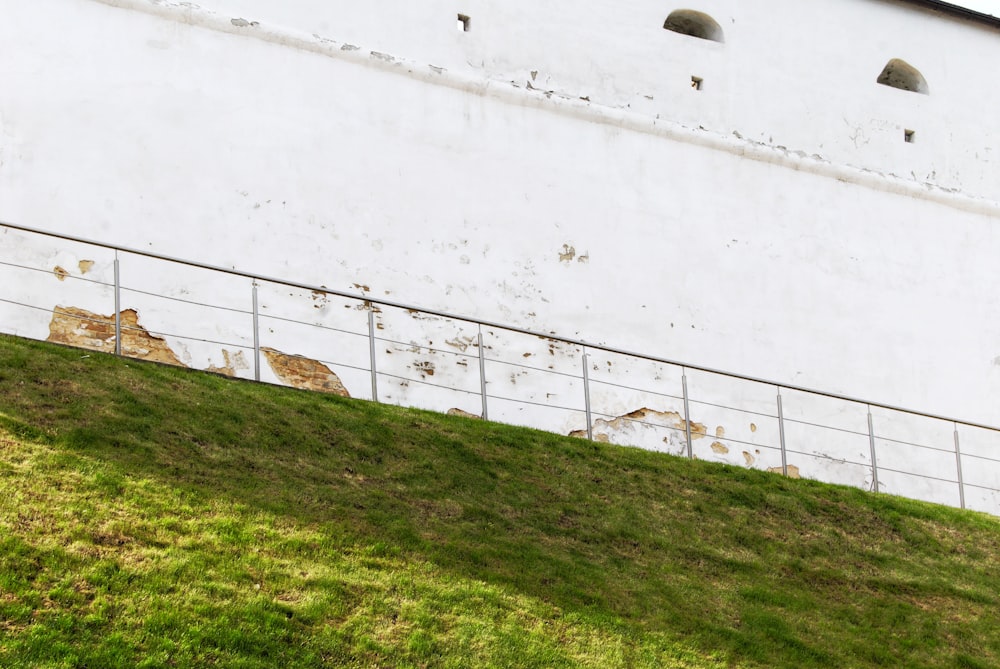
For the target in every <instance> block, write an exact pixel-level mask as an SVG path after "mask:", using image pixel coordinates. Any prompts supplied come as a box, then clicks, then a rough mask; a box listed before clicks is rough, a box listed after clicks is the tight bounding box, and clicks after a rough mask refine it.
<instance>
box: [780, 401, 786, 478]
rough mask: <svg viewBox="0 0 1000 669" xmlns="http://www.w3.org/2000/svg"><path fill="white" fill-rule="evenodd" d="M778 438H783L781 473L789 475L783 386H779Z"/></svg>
mask: <svg viewBox="0 0 1000 669" xmlns="http://www.w3.org/2000/svg"><path fill="white" fill-rule="evenodd" d="M778 438H779V439H780V440H781V473H782V474H784V475H785V476H788V451H787V449H786V448H785V412H784V410H783V409H782V407H781V388H778Z"/></svg>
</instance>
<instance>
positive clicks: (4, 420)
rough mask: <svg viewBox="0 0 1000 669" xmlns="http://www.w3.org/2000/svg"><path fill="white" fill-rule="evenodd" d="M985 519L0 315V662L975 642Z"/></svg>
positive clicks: (453, 662)
mask: <svg viewBox="0 0 1000 669" xmlns="http://www.w3.org/2000/svg"><path fill="white" fill-rule="evenodd" d="M998 558H1000V522H998V520H997V519H995V518H992V517H988V516H983V515H978V514H973V513H963V512H960V511H956V510H952V509H947V508H941V507H935V506H931V505H927V504H922V503H917V502H912V501H908V500H902V499H898V498H891V497H887V496H874V495H870V494H866V493H862V492H860V491H857V490H853V489H848V488H841V487H835V486H829V485H823V484H819V483H815V482H809V481H796V480H789V479H784V478H781V477H778V476H774V475H769V474H764V473H760V472H755V471H748V470H744V469H738V468H731V467H724V466H719V465H711V464H707V463H701V462H689V461H686V460H681V459H677V458H671V457H667V456H663V455H659V454H654V453H648V452H643V451H639V450H637V449H627V448H619V447H608V446H602V445H597V444H592V443H588V442H586V441H583V440H578V439H570V438H562V437H558V436H554V435H551V434H546V433H542V432H537V431H532V430H526V429H518V428H513V427H508V426H502V425H496V424H489V423H483V422H479V421H474V420H466V419H461V418H454V417H448V416H441V415H436V414H430V413H426V412H420V411H412V410H403V409H399V408H394V407H387V406H380V405H376V404H373V403H369V402H363V401H355V400H344V399H340V398H336V397H329V396H322V395H317V394H309V393H305V392H298V391H293V390H289V389H284V388H276V387H270V386H265V385H257V384H251V383H246V382H239V381H231V380H227V379H224V378H221V377H218V376H213V375H208V374H202V373H196V372H190V371H186V370H181V369H174V368H168V367H163V366H157V365H150V364H143V363H139V362H136V361H130V360H123V359H117V358H114V357H111V356H104V355H98V354H93V353H89V354H88V353H86V352H83V351H79V350H74V349H68V348H61V347H56V346H52V345H47V344H43V343H38V342H28V341H23V340H19V339H15V338H11V337H0V666H3V667H11V668H13V667H189V666H218V667H274V666H281V667H289V668H290V667H318V666H360V667H375V666H384V667H390V666H392V667H425V666H426V667H437V666H442V667H460V666H462V667H465V666H495V667H531V666H535V667H560V666H563V667H569V666H593V667H633V666H634V667H696V668H702V667H869V666H888V667H995V666H1000V632H998V629H997V625H996V619H995V612H996V611H997V608H998V599H1000V594H998V591H1000V577H998V575H997V574H996V571H995V565H996V564H997V562H998Z"/></svg>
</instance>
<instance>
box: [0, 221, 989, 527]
mask: <svg viewBox="0 0 1000 669" xmlns="http://www.w3.org/2000/svg"><path fill="white" fill-rule="evenodd" d="M0 231H2V233H3V237H2V239H3V244H2V246H0V318H2V320H0V329H2V330H3V331H5V332H9V333H12V334H21V335H26V336H35V337H36V338H44V337H48V338H49V339H52V340H53V341H59V339H58V338H56V337H55V335H54V334H52V333H53V332H54V331H55V329H56V328H57V325H58V324H59V323H60V321H66V322H69V323H72V324H75V325H76V326H77V327H76V329H75V330H74V332H75V333H76V334H77V335H79V336H84V337H91V339H86V340H85V341H86V342H87V343H85V344H84V345H85V346H86V347H88V348H99V349H101V350H108V352H112V353H116V354H118V355H125V356H131V357H145V358H149V359H154V360H157V361H160V362H168V363H172V364H182V365H184V364H187V363H186V362H185V361H184V360H181V359H180V358H178V357H177V354H176V353H175V351H174V350H173V348H172V347H171V345H170V344H171V343H173V344H174V346H175V347H177V348H179V349H182V350H183V351H184V352H185V353H184V355H182V356H181V357H184V356H187V357H189V358H191V359H195V358H197V357H198V356H199V355H201V356H209V357H211V358H212V359H213V360H216V359H217V360H218V363H219V364H214V363H213V364H211V365H207V366H205V365H203V366H201V367H200V368H202V369H208V370H209V371H217V372H222V373H227V374H230V375H232V376H241V377H243V378H250V379H254V380H257V381H261V380H269V381H271V382H277V383H284V384H286V385H297V384H299V383H307V384H311V385H309V387H314V388H317V389H321V390H327V391H330V392H340V393H341V394H351V395H352V396H354V397H360V398H362V399H370V400H373V401H383V402H390V403H396V404H404V405H410V406H420V407H423V408H431V409H436V410H442V411H444V410H448V411H449V412H454V413H461V414H464V415H471V416H477V417H481V418H484V419H491V420H498V421H501V422H508V423H515V424H523V425H529V426H532V427H539V428H542V429H548V430H551V431H556V432H562V433H567V434H572V435H575V436H580V437H585V438H587V439H592V440H598V441H605V442H608V443H618V444H623V445H635V446H639V447H642V448H649V449H652V450H658V451H663V452H668V453H672V454H674V455H681V456H686V457H689V458H700V459H708V460H717V461H720V462H728V463H730V464H737V465H743V466H747V467H753V468H758V469H767V470H770V471H773V472H776V473H782V474H785V475H790V476H804V477H809V478H815V479H819V480H824V481H828V482H833V483H844V484H848V485H854V486H856V487H861V488H865V489H868V490H872V491H876V492H890V493H893V494H900V495H903V496H908V497H913V498H916V499H923V500H927V501H932V502H938V503H944V504H949V505H953V506H959V507H961V508H973V509H977V510H982V511H987V512H990V513H993V514H997V515H1000V458H998V457H997V454H1000V430H998V429H997V428H995V427H993V426H990V425H984V424H980V423H975V422H969V421H963V420H960V419H956V418H952V417H947V416H941V415H935V414H931V413H927V412H921V411H912V410H907V409H905V408H901V407H897V406H893V405H890V404H884V403H879V402H872V401H870V400H865V399H861V398H855V397H849V396H844V395H839V394H836V393H829V392H824V391H819V390H815V389H810V388H804V387H800V386H795V385H789V384H785V383H780V382H776V381H772V380H767V379H761V378H757V377H752V376H747V375H741V374H736V373H732V372H726V371H723V370H718V369H713V368H710V367H705V366H700V365H692V364H689V363H684V362H681V361H677V360H671V359H668V358H663V357H659V356H653V355H647V354H642V353H636V352H633V351H628V350H623V349H617V348H614V347H609V346H603V345H599V344H594V343H590V342H587V341H584V340H579V339H571V338H565V337H559V336H556V335H553V334H546V333H541V332H534V331H532V330H529V329H524V328H519V327H514V326H510V325H504V324H501V323H496V322H491V321H486V320H481V319H475V318H469V317H465V316H461V315H457V314H452V313H448V312H445V311H440V310H434V309H423V308H420V307H418V306H414V305H410V304H405V303H400V302H395V301H391V300H384V299H377V298H374V297H372V296H369V295H365V294H358V293H351V292H347V291H338V290H334V289H330V288H326V287H324V286H315V285H311V284H307V283H301V282H296V281H292V280H288V279H281V278H275V277H269V276H265V275H260V274H253V273H249V272H243V271H239V270H236V269H231V268H225V267H218V266H213V265H209V264H205V263H198V262H191V261H187V260H183V259H179V258H175V257H170V256H166V255H162V254H156V253H152V252H149V251H143V250H138V249H130V248H127V247H123V246H118V245H114V244H107V243H103V242H97V241H93V240H89V239H84V238H80V237H75V236H70V235H65V234H58V233H53V232H47V231H43V230H37V229H34V228H30V227H26V226H19V225H14V224H9V223H2V222H0ZM67 245H68V247H69V248H67ZM84 251H86V252H87V253H97V252H101V253H104V254H105V257H104V259H103V261H102V263H103V264H102V263H98V264H99V265H100V267H101V268H103V270H104V271H103V274H101V273H96V274H95V275H94V276H89V275H88V276H84V275H83V274H85V273H86V272H87V271H88V270H89V267H90V266H91V265H94V264H95V261H92V260H86V261H81V262H80V268H81V269H80V272H77V273H74V272H72V271H68V270H65V269H63V268H62V267H61V266H56V268H55V269H53V268H52V267H43V266H41V259H42V258H47V259H51V258H52V257H53V256H54V255H55V254H59V253H63V254H67V255H66V257H73V258H76V257H78V256H79V254H81V253H83V252H84ZM126 261H127V262H126ZM46 262H48V261H46ZM84 263H90V265H87V266H86V267H87V269H86V270H85V269H84ZM175 272H179V274H177V275H176V277H175V276H174V274H172V273H175ZM53 273H55V274H56V278H58V280H59V281H58V283H56V284H53V283H52V281H51V277H52V275H53ZM78 274H79V275H78ZM195 274H196V275H197V278H193V277H194V275H195ZM198 290H201V291H202V292H204V293H205V294H206V295H209V296H210V297H199V296H198V294H197V291H198ZM74 302H78V303H85V304H88V305H98V306H99V307H102V308H97V307H95V309H96V311H94V312H91V311H90V310H87V309H80V308H75V307H70V306H67V305H69V304H73V303H74ZM136 305H142V306H141V312H142V313H141V317H142V318H143V320H144V323H139V318H140V314H139V311H140V309H139V307H138V306H136ZM307 308H308V309H309V310H308V311H306V309H307ZM111 309H113V313H112V315H111V316H100V314H103V313H104V312H105V311H108V310H111ZM93 313H96V314H98V315H97V316H94V315H90V314H93ZM46 318H51V322H50V323H46V322H45V319H46ZM108 319H110V320H111V321H113V323H110V324H109V323H108ZM46 326H47V327H48V329H49V333H46V332H45V327H46ZM65 327H68V326H65V324H64V329H65ZM102 328H106V329H107V331H104V330H102ZM70 329H72V328H70ZM81 332H82V334H80V333H81ZM143 338H145V339H143ZM139 339H142V341H141V342H140V343H139V344H137V343H135V342H136V341H137V340H139ZM160 342H162V343H163V345H162V350H159V349H158V350H155V351H151V348H150V347H151V346H152V347H153V348H155V347H156V346H159V343H160ZM306 342H310V343H309V344H308V345H307V344H306ZM64 343H65V342H64ZM69 343H73V342H72V341H70V342H69ZM279 343H280V344H282V345H283V346H284V348H286V349H292V350H286V351H279V350H277V344H279ZM310 347H311V348H310ZM299 348H310V352H309V353H308V354H306V353H300V352H299V350H298V349H299ZM192 351H194V353H192ZM219 356H221V358H219ZM247 358H249V360H248V359H247ZM282 365H284V366H285V367H287V369H285V367H282ZM348 388H349V389H350V392H348ZM463 407H464V408H463ZM713 425H714V426H715V427H714V428H713V427H712V426H713Z"/></svg>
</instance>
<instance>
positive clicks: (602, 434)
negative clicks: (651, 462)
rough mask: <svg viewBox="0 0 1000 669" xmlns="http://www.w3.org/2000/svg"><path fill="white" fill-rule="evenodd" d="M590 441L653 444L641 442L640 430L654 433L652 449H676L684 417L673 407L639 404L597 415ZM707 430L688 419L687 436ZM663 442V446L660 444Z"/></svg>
mask: <svg viewBox="0 0 1000 669" xmlns="http://www.w3.org/2000/svg"><path fill="white" fill-rule="evenodd" d="M664 429H666V430H668V431H669V434H668V435H667V436H665V437H662V438H659V435H660V434H662V432H663V430H664ZM591 432H592V433H593V435H594V441H599V442H602V443H613V444H631V445H638V446H641V447H644V448H654V446H653V445H649V444H646V445H643V444H644V442H646V441H648V439H644V438H643V437H644V436H645V434H644V433H646V432H651V433H655V435H654V436H656V437H657V440H658V442H659V443H657V444H656V445H655V448H654V450H661V451H662V450H669V451H674V450H677V448H678V447H679V446H681V445H682V444H683V443H685V442H686V441H687V435H686V432H687V421H685V420H684V418H683V417H682V416H681V415H680V414H679V413H678V412H676V411H657V410H655V409H650V408H648V407H643V408H641V409H637V410H635V411H632V412H629V413H627V414H624V415H621V416H618V417H616V418H612V419H610V420H607V419H604V418H598V419H597V420H596V421H594V426H593V428H592V430H591ZM707 434H708V427H707V426H706V425H704V424H703V423H691V439H692V440H697V439H701V438H703V437H705V436H707ZM569 435H570V436H571V437H586V436H587V431H586V430H574V431H572V432H570V433H569ZM664 445H666V448H664Z"/></svg>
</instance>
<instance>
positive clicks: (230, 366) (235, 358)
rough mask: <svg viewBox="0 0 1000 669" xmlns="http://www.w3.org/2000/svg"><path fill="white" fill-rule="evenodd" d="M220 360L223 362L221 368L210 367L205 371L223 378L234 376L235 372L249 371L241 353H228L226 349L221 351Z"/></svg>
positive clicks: (248, 366) (244, 357)
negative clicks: (220, 375)
mask: <svg viewBox="0 0 1000 669" xmlns="http://www.w3.org/2000/svg"><path fill="white" fill-rule="evenodd" d="M222 359H223V360H224V364H223V365H222V366H221V367H216V366H215V365H210V366H209V367H208V368H206V370H205V371H206V372H215V373H216V374H223V375H225V376H236V372H237V371H239V370H241V369H250V365H249V364H248V363H247V359H246V356H245V355H243V351H236V353H230V352H229V351H227V350H226V349H222Z"/></svg>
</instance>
